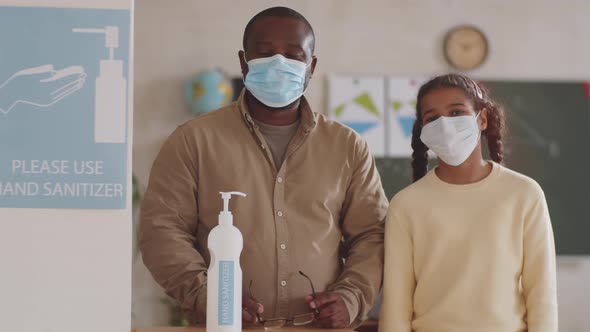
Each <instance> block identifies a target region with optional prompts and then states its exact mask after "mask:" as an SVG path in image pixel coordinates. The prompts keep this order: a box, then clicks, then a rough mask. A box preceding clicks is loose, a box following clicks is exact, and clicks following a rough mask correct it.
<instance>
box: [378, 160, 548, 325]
mask: <svg viewBox="0 0 590 332" xmlns="http://www.w3.org/2000/svg"><path fill="white" fill-rule="evenodd" d="M527 329H528V331H529V332H556V331H557V294H556V282H555V246H554V241H553V231H552V229H551V221H550V219H549V212H548V210H547V204H546V202H545V196H544V194H543V191H542V190H541V188H540V187H539V185H538V184H537V183H536V182H535V181H534V180H532V179H530V178H528V177H526V176H524V175H521V174H518V173H516V172H514V171H511V170H509V169H507V168H504V167H502V166H500V165H498V164H495V163H494V164H493V170H492V172H491V173H490V175H488V176H487V177H486V178H485V179H483V180H482V181H479V182H477V183H473V184H468V185H452V184H448V183H445V182H443V181H441V180H440V179H439V178H438V177H437V175H436V174H435V173H434V171H430V172H429V173H428V174H427V175H426V176H425V177H424V178H423V179H421V180H420V181H417V182H416V183H414V184H412V185H411V186H409V187H408V188H406V189H404V190H402V191H400V192H399V193H398V194H397V195H396V196H395V197H394V198H393V200H392V201H391V204H390V206H389V212H388V219H387V223H386V231H385V275H384V285H383V304H382V309H381V315H380V325H379V330H380V331H381V332H407V331H416V332H451V331H452V332H466V331H470V332H516V331H527Z"/></svg>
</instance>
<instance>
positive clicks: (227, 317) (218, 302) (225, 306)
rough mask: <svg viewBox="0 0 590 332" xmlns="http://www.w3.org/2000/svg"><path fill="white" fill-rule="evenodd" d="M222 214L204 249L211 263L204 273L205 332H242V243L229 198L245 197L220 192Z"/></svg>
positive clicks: (238, 193)
mask: <svg viewBox="0 0 590 332" xmlns="http://www.w3.org/2000/svg"><path fill="white" fill-rule="evenodd" d="M220 194H221V198H222V199H223V211H221V212H220V213H219V225H217V226H215V227H214V228H213V229H212V230H211V232H210V233H209V238H208V241H207V242H208V243H207V247H208V248H209V252H210V254H211V262H210V264H209V270H208V272H207V332H241V331H242V269H241V268H240V254H241V252H242V248H243V246H244V240H243V237H242V233H240V230H239V229H238V228H237V227H235V226H234V225H233V215H232V213H231V212H230V210H229V200H230V199H231V196H232V195H238V196H242V197H246V194H244V193H241V192H236V191H232V192H221V193H220Z"/></svg>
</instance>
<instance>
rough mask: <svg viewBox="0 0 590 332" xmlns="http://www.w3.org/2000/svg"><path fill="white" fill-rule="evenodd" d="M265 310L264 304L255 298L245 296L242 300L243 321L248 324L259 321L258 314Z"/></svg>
mask: <svg viewBox="0 0 590 332" xmlns="http://www.w3.org/2000/svg"><path fill="white" fill-rule="evenodd" d="M263 312H264V306H263V305H262V304H261V303H258V301H256V300H255V299H253V298H251V297H249V296H245V297H244V298H243V300H242V322H243V323H246V324H256V323H258V318H257V316H256V314H257V313H258V314H259V315H260V314H262V313H263Z"/></svg>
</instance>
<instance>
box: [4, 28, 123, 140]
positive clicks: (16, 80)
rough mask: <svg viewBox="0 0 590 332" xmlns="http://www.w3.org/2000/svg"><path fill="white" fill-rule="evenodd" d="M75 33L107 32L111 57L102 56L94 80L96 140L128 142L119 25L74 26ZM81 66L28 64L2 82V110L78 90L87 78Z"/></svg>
mask: <svg viewBox="0 0 590 332" xmlns="http://www.w3.org/2000/svg"><path fill="white" fill-rule="evenodd" d="M72 32H74V33H91V34H104V36H105V47H106V48H107V49H108V52H109V53H108V58H107V59H103V60H100V63H99V68H100V69H99V74H98V77H97V78H96V81H95V83H96V84H95V95H94V142H95V143H125V141H126V136H127V125H126V117H127V112H126V109H127V80H126V79H125V78H124V77H123V61H122V60H116V59H115V49H116V48H118V47H119V28H118V27H116V26H107V27H104V28H100V29H94V28H91V29H87V28H74V29H72ZM86 77H87V74H86V71H85V69H84V67H82V66H70V67H66V68H63V69H59V70H57V69H55V68H54V66H53V65H51V64H48V65H43V66H39V67H31V68H26V69H23V70H20V71H17V72H16V73H14V74H13V75H12V76H10V78H8V79H7V80H6V81H5V82H4V83H2V84H0V113H1V114H4V115H6V114H8V113H9V112H11V111H13V110H14V109H15V108H16V107H17V106H18V105H19V104H28V105H33V106H36V107H40V108H48V107H51V106H53V105H55V104H57V103H58V102H60V101H61V100H63V99H65V98H67V97H69V96H71V95H72V94H74V93H76V92H77V91H79V90H80V89H81V88H82V87H83V86H84V84H85V82H86Z"/></svg>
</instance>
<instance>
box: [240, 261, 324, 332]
mask: <svg viewBox="0 0 590 332" xmlns="http://www.w3.org/2000/svg"><path fill="white" fill-rule="evenodd" d="M299 274H300V275H302V276H303V277H305V279H307V281H309V285H310V286H311V294H312V296H313V298H314V299H315V298H316V293H315V288H314V287H313V283H312V282H311V278H309V277H308V276H307V275H306V274H305V273H303V272H301V271H299ZM249 292H250V297H251V298H252V299H254V300H256V298H255V297H254V295H252V280H250V288H249ZM257 302H258V301H257ZM319 314H320V311H319V309H314V310H313V311H312V312H310V313H307V314H303V315H297V316H294V317H291V318H282V317H279V318H271V319H264V318H262V317H261V316H260V314H259V313H256V318H257V321H258V322H259V323H260V324H262V326H264V327H265V328H281V327H283V326H285V325H287V324H293V326H303V325H307V324H310V323H311V322H313V320H314V318H315V317H316V316H317V315H319Z"/></svg>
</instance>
